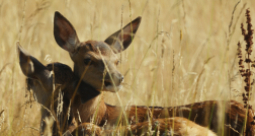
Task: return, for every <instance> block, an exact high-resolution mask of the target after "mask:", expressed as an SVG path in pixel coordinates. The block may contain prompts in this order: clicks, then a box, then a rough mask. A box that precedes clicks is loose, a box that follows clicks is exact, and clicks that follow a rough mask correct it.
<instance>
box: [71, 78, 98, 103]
mask: <svg viewBox="0 0 255 136" xmlns="http://www.w3.org/2000/svg"><path fill="white" fill-rule="evenodd" d="M76 85H77V84H76ZM77 92H78V94H79V95H80V98H81V102H82V103H85V102H87V101H89V100H91V99H93V98H95V97H96V96H98V95H99V94H100V92H99V91H97V90H96V89H95V88H93V87H92V86H91V85H89V84H87V83H85V82H83V81H82V82H81V83H80V85H79V87H78V91H77Z"/></svg>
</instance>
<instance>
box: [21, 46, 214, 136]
mask: <svg viewBox="0 0 255 136" xmlns="http://www.w3.org/2000/svg"><path fill="white" fill-rule="evenodd" d="M18 52H19V60H20V67H21V70H22V72H23V73H24V75H26V76H27V79H26V80H27V86H28V88H30V89H32V90H33V92H34V98H35V99H36V100H37V102H38V103H40V104H41V105H43V108H42V118H41V121H42V124H43V125H42V128H41V134H42V135H46V133H51V134H52V135H54V136H55V135H56V136H57V135H61V134H62V133H64V136H67V135H70V134H72V135H73V136H75V135H78V136H83V135H85V134H87V135H92V134H94V135H96V136H100V135H103V134H104V135H114V133H117V132H115V131H120V133H123V134H125V135H130V136H131V135H142V134H146V133H148V132H150V134H152V133H160V134H163V133H166V132H167V133H168V134H174V135H176V136H184V135H185V136H193V135H197V136H204V135H208V136H216V135H215V134H214V133H213V132H212V131H210V130H208V129H207V128H204V127H201V126H199V125H197V124H195V123H193V122H192V121H189V120H187V119H185V118H169V119H158V120H152V121H151V122H148V121H145V122H142V123H138V124H135V125H131V126H130V128H127V127H124V128H120V129H116V130H107V131H103V130H102V129H101V127H99V126H96V125H94V124H91V123H82V124H81V125H79V126H78V127H77V128H76V127H75V126H73V124H71V122H70V121H72V116H71V117H70V119H68V115H67V114H69V111H68V109H69V108H70V107H72V106H70V100H71V98H72V97H73V95H75V99H82V101H83V102H86V101H88V100H89V99H91V98H93V97H95V96H97V95H98V94H99V92H98V91H97V90H95V89H93V88H92V87H91V86H90V85H87V84H86V83H83V82H81V84H80V85H79V87H78V93H77V94H74V92H75V89H76V86H77V80H78V79H77V78H75V76H74V74H73V72H72V70H71V68H70V67H69V66H67V65H65V64H61V63H51V64H48V65H47V66H44V65H43V64H41V63H40V62H39V61H38V60H37V59H36V58H34V57H33V56H31V55H29V54H27V53H25V51H24V50H23V49H22V48H21V47H19V46H18ZM53 74H54V76H53ZM54 81H55V82H54ZM54 86H56V88H55V89H54ZM81 91H82V92H81ZM84 92H85V93H84ZM61 95H62V97H63V99H62V100H61V101H59V100H60V99H59V97H61ZM51 98H53V99H52V100H51ZM62 102H63V107H62V109H61V108H59V106H60V105H61V103H62ZM51 106H53V109H52V108H51ZM60 107H61V106H60ZM59 112H61V114H60V115H58V116H57V115H55V114H59ZM51 114H54V115H51ZM70 114H71V113H70ZM71 115H72V114H71ZM52 117H53V118H57V119H56V121H55V122H54V125H53V129H52V132H45V127H46V123H45V122H44V120H45V119H46V118H52Z"/></svg>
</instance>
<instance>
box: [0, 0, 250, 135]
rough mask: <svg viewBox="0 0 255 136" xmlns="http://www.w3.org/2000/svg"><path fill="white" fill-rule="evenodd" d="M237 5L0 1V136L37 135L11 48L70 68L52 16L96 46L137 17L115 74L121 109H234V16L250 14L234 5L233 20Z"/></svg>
mask: <svg viewBox="0 0 255 136" xmlns="http://www.w3.org/2000/svg"><path fill="white" fill-rule="evenodd" d="M237 2H238V0H232V1H223V0H196V1H185V0H172V1H169V0H162V1H148V0H139V1H138V0H137V1H135V0H119V1H102V0H96V1H92V0H83V1H81V0H80V1H70V0H66V1H62V0H54V1H46V0H37V1H31V0H12V1H4V0H3V1H0V20H1V21H0V54H1V57H0V59H1V61H0V113H1V114H0V135H37V134H38V133H39V132H38V130H39V125H40V105H38V104H36V102H34V101H33V98H32V102H30V97H32V96H30V93H29V92H28V91H26V86H25V76H24V75H23V74H22V72H21V70H20V67H19V65H18V58H17V51H16V44H15V43H16V42H17V41H19V42H20V43H21V45H22V46H23V47H24V48H25V49H26V50H27V51H28V52H29V53H30V54H31V55H33V56H34V57H36V58H37V59H38V60H40V61H41V62H43V63H44V64H47V63H49V62H61V63H65V64H68V65H69V66H70V67H72V66H73V62H72V61H71V59H70V57H69V55H68V53H67V52H66V51H64V50H62V49H61V48H60V47H59V46H58V45H57V43H56V42H55V40H54V36H53V15H54V12H55V11H56V10H58V11H60V12H61V13H62V14H63V15H64V16H65V17H67V18H68V20H70V21H71V22H72V24H73V26H74V27H75V28H76V30H77V33H78V36H79V38H80V40H81V41H84V40H88V39H91V38H92V39H95V40H104V39H105V38H107V36H109V35H110V34H112V33H113V32H115V31H116V30H118V29H120V28H121V26H123V25H125V24H127V23H128V22H130V21H131V20H132V19H134V18H136V17H137V16H142V22H141V25H140V28H139V30H138V32H137V35H136V37H135V39H134V41H133V42H132V44H131V46H130V47H129V48H128V49H127V50H126V51H125V52H123V53H122V54H121V55H120V56H121V60H122V61H121V64H120V66H119V69H120V71H121V72H122V73H123V74H124V75H125V81H124V89H123V91H121V92H119V93H118V94H119V97H120V98H121V101H122V102H121V103H122V104H123V105H130V104H132V105H133V104H134V105H157V106H172V105H181V104H187V103H191V102H197V101H203V100H229V99H235V100H238V101H240V102H241V98H242V97H241V94H242V91H243V87H242V86H243V85H242V79H241V78H240V75H238V65H237V60H236V53H237V51H236V50H237V42H238V41H241V44H242V43H243V37H242V35H241V31H240V29H239V27H240V23H241V22H244V21H245V18H244V11H243V12H242V14H241V15H240V17H239V14H240V12H241V11H242V8H243V5H244V4H245V3H247V4H246V8H248V7H249V8H250V11H251V14H252V15H255V10H254V9H253V8H252V7H254V6H255V1H252V0H243V1H241V2H240V3H239V4H238V5H237V6H236V10H235V12H234V14H233V10H234V7H235V5H236V4H237ZM232 17H233V23H232V25H231V26H230V22H231V18H232ZM237 19H238V20H237ZM254 20H255V19H253V20H252V24H255V22H254ZM229 26H230V27H229ZM253 57H254V56H253ZM173 58H174V60H173ZM173 63H174V64H173ZM173 66H174V67H175V68H174V70H173ZM25 96H27V97H25ZM104 99H105V101H106V102H107V103H110V104H114V105H117V104H119V103H120V102H119V100H118V98H117V96H116V94H113V93H105V97H104ZM251 104H252V105H254V99H253V98H252V101H251Z"/></svg>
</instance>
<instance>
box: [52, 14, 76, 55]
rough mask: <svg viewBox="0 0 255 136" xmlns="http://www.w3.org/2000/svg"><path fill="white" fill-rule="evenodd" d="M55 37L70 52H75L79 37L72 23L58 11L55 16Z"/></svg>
mask: <svg viewBox="0 0 255 136" xmlns="http://www.w3.org/2000/svg"><path fill="white" fill-rule="evenodd" d="M54 37H55V40H56V42H57V43H58V45H59V46H60V47H61V48H63V49H65V50H67V51H68V52H69V53H71V54H72V53H74V52H75V50H76V48H77V46H78V44H79V39H78V36H77V34H76V31H75V29H74V27H73V26H72V24H71V23H70V22H69V21H68V20H67V19H66V18H65V17H64V16H63V15H61V14H60V13H59V12H58V11H56V12H55V17H54Z"/></svg>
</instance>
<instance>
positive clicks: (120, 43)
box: [104, 17, 141, 53]
mask: <svg viewBox="0 0 255 136" xmlns="http://www.w3.org/2000/svg"><path fill="white" fill-rule="evenodd" d="M140 22H141V17H137V18H136V19H135V20H133V21H132V22H130V23H129V24H127V25H126V26H125V27H124V28H122V29H120V30H119V31H117V32H115V33H114V34H112V35H111V36H109V37H108V38H107V39H106V40H105V41H104V42H105V43H107V44H109V45H110V46H111V48H112V50H113V51H114V52H115V53H119V52H121V51H123V50H125V49H126V48H127V47H128V46H129V45H130V43H131V42H132V40H133V39H134V37H135V33H136V31H137V29H138V27H139V25H140Z"/></svg>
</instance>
